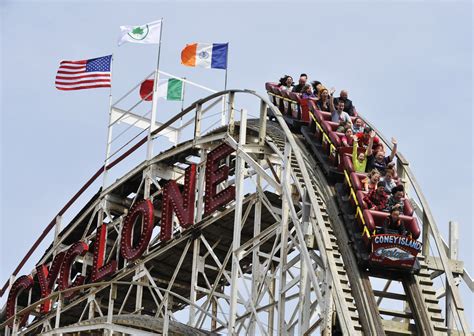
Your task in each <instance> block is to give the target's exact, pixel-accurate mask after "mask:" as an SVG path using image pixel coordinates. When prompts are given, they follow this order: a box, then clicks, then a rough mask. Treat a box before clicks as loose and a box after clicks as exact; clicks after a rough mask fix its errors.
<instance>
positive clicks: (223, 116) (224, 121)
mask: <svg viewBox="0 0 474 336" xmlns="http://www.w3.org/2000/svg"><path fill="white" fill-rule="evenodd" d="M228 68H229V42H227V55H226V61H225V77H224V91H226V90H227V69H228ZM226 105H227V102H226V96H222V113H221V126H225V124H226V117H225V108H226Z"/></svg>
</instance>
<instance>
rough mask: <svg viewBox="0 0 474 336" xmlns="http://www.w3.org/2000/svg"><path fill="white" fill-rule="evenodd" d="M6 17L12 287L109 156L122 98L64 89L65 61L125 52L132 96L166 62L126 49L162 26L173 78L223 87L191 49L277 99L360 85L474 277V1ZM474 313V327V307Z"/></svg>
mask: <svg viewBox="0 0 474 336" xmlns="http://www.w3.org/2000/svg"><path fill="white" fill-rule="evenodd" d="M0 15H1V17H0V19H1V20H0V24H1V33H0V36H1V54H0V57H1V59H0V63H1V70H0V71H1V82H0V87H1V90H0V101H1V105H0V108H1V164H0V175H1V186H0V187H1V199H0V204H1V206H0V215H1V216H0V219H1V222H0V281H1V285H3V283H4V281H6V279H8V277H9V275H10V274H11V272H12V271H13V269H14V268H15V267H16V265H17V264H18V263H19V261H20V260H21V258H22V257H23V256H24V255H25V254H26V252H27V250H28V249H29V247H30V246H31V245H32V243H33V242H34V240H36V238H37V237H38V236H39V234H40V233H41V232H42V230H43V229H44V228H45V227H46V225H47V224H48V223H49V222H50V221H51V219H52V218H54V216H55V215H56V213H57V212H58V211H59V210H60V209H61V208H62V206H63V205H64V204H65V203H66V202H67V200H69V198H70V197H71V196H72V195H73V194H74V193H75V192H76V191H77V190H78V189H79V188H80V187H81V186H82V184H83V183H84V182H85V181H86V180H87V179H88V178H89V177H90V176H92V175H93V173H94V172H95V171H96V170H97V169H98V168H99V167H100V166H101V165H102V162H103V160H104V153H105V139H106V130H107V121H108V120H107V118H108V114H107V112H108V106H109V91H108V90H107V89H98V90H83V91H78V92H62V91H58V90H56V89H55V87H54V77H55V74H56V71H57V67H58V65H59V62H60V61H61V60H79V59H87V58H93V57H98V56H104V55H108V54H111V53H113V54H114V65H113V89H112V94H113V96H114V97H118V96H120V95H122V94H124V93H125V92H127V91H128V90H129V89H130V88H131V87H133V85H135V84H136V83H138V82H139V81H141V80H142V79H143V78H144V77H145V76H146V75H147V74H149V73H150V72H151V71H153V69H154V67H155V64H156V54H157V49H156V46H152V45H132V44H128V45H124V46H121V47H117V43H116V42H117V39H118V37H119V26H120V25H137V24H144V23H147V22H151V21H154V20H157V19H159V18H161V17H163V18H164V24H163V43H162V50H161V60H160V68H161V69H162V70H164V71H167V72H171V73H173V74H176V75H178V76H185V77H186V78H188V79H190V80H192V81H195V82H198V83H200V84H203V85H206V86H208V87H211V88H214V89H216V90H220V89H222V88H223V85H224V74H223V71H221V70H206V69H192V68H186V67H184V66H182V65H180V59H179V55H180V51H181V49H182V48H183V47H184V46H185V45H186V43H192V42H229V43H230V44H229V45H230V47H229V73H228V87H229V88H246V89H252V90H256V91H257V92H259V93H265V90H264V83H265V82H267V81H277V80H278V78H280V77H281V76H282V75H284V74H290V75H293V77H294V78H297V77H298V75H299V74H300V73H302V72H305V73H308V75H309V77H310V80H319V81H321V82H323V83H324V84H325V85H326V86H327V87H331V86H334V87H336V89H338V90H340V89H347V90H348V91H349V97H350V98H351V99H352V100H353V102H354V104H355V106H356V107H357V110H358V111H359V112H361V113H362V114H363V115H364V116H365V117H367V118H368V119H369V120H371V121H372V122H373V123H374V124H375V125H376V126H377V128H378V129H379V130H380V131H381V132H382V133H383V134H384V135H385V136H386V137H387V138H390V137H392V136H394V137H396V138H397V140H398V144H399V150H400V152H401V153H403V155H404V156H405V157H406V159H407V160H408V161H409V162H410V167H411V169H412V171H413V172H414V174H415V176H416V178H417V180H418V182H419V184H420V185H421V188H422V190H423V192H424V194H425V196H426V198H427V200H428V203H429V204H430V207H431V210H432V212H433V215H434V217H435V219H436V221H437V224H438V227H439V228H440V231H441V232H442V233H443V236H444V238H445V239H446V240H447V238H448V235H447V232H448V231H447V228H448V222H449V221H450V220H454V221H457V222H458V223H459V225H460V235H461V239H460V242H459V245H460V246H459V247H460V254H459V256H460V259H462V260H464V262H465V265H466V266H467V268H468V269H469V270H470V271H471V274H474V262H473V258H472V249H471V246H470V244H471V243H472V240H473V238H474V229H473V225H474V223H473V210H472V209H473V175H472V172H473V163H472V153H473V132H472V130H473V126H474V124H473V117H472V111H473V104H472V91H473V84H472V70H473V63H472V56H473V54H472V23H473V22H472V3H471V2H470V1H377V2H376V1H334V2H333V1H331V2H329V1H327V2H321V1H313V2H309V1H308V2H298V1H291V2H290V1H286V2H280V1H277V2H275V1H271V2H270V1H260V2H251V1H243V2H225V3H224V2H217V1H212V2H211V1H209V2H203V1H194V2H183V1H178V2H175V1H153V2H151V1H150V2H140V1H133V2H132V1H120V2H108V1H107V2H106V1H104V2H102V1H95V2H92V1H80V2H79V1H62V2H58V1H5V0H4V1H2V2H1V3H0ZM205 94H206V93H204V92H202V91H201V92H198V91H196V92H190V93H189V95H188V97H187V98H186V101H185V103H187V104H189V103H191V102H192V101H193V99H195V98H197V97H199V96H202V95H205ZM178 105H179V104H178ZM178 105H174V106H172V105H169V110H168V106H166V108H167V112H166V113H168V114H169V115H172V113H173V112H172V111H173V109H174V108H176V111H177V110H178V109H179V108H180V106H178ZM248 108H249V111H250V110H251V109H252V108H254V109H256V106H253V107H252V106H249V107H248ZM164 116H165V114H163V115H162V117H163V118H164ZM140 160H141V159H139V158H137V161H135V162H134V163H133V164H131V166H130V167H132V166H133V165H136V164H138V163H139V162H140ZM97 188H98V187H97ZM97 188H96V189H94V190H92V191H90V192H89V193H88V194H87V196H90V195H91V194H92V193H93V192H94V191H96V190H97ZM86 199H87V197H86V198H85V199H82V202H83V203H81V204H84V202H85V200H86ZM79 205H80V204H79ZM79 205H78V206H77V207H76V208H75V209H76V210H77V209H79ZM47 243H48V244H49V243H50V240H49V241H48V242H47ZM45 247H46V246H45V245H43V246H42V248H40V253H39V254H35V255H34V256H33V258H32V260H31V262H30V263H28V264H27V266H26V267H25V268H24V269H23V272H21V273H20V274H26V273H29V271H30V270H31V269H32V267H33V266H34V264H35V262H36V261H37V260H38V258H39V257H40V254H41V253H42V252H43V251H44V248H45ZM462 294H463V296H464V298H466V297H467V295H469V296H471V298H472V293H470V292H468V291H467V290H465V289H463V290H462ZM4 300H5V298H2V299H0V303H3V302H4ZM464 303H465V305H466V309H467V313H468V316H470V318H469V321H470V326H471V329H472V328H473V327H474V323H473V321H474V318H473V317H472V316H473V312H474V307H473V306H472V305H473V304H472V300H468V299H465V302H464Z"/></svg>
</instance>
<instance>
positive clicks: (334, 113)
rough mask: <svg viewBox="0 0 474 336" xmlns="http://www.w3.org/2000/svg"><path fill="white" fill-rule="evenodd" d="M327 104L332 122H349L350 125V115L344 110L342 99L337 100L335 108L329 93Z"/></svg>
mask: <svg viewBox="0 0 474 336" xmlns="http://www.w3.org/2000/svg"><path fill="white" fill-rule="evenodd" d="M331 91H332V90H331ZM329 105H330V107H331V121H332V122H336V123H342V122H349V123H350V124H351V125H352V120H351V117H350V116H349V114H348V113H347V112H344V102H343V101H342V100H339V101H338V102H337V108H334V100H333V98H332V93H331V98H330V99H329Z"/></svg>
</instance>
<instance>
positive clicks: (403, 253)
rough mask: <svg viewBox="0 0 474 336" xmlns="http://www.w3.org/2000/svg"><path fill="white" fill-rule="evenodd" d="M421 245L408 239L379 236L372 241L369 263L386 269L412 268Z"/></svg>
mask: <svg viewBox="0 0 474 336" xmlns="http://www.w3.org/2000/svg"><path fill="white" fill-rule="evenodd" d="M421 246H422V244H421V243H420V242H419V241H417V240H415V239H411V238H410V237H404V236H400V235H395V234H380V235H376V236H375V237H374V238H373V239H372V253H371V254H370V261H372V262H376V263H381V264H383V265H384V266H387V267H409V268H411V267H413V264H414V263H415V260H416V256H417V255H418V253H419V252H420V251H421Z"/></svg>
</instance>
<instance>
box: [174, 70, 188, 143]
mask: <svg viewBox="0 0 474 336" xmlns="http://www.w3.org/2000/svg"><path fill="white" fill-rule="evenodd" d="M182 79H184V80H186V77H183V78H182ZM182 83H183V91H182V92H181V112H183V111H184V94H185V93H186V82H185V81H182ZM181 127H183V117H181V118H180V119H179V132H178V135H177V136H176V141H177V142H178V143H179V141H180V135H181V132H182V130H181ZM176 145H178V144H176Z"/></svg>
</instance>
